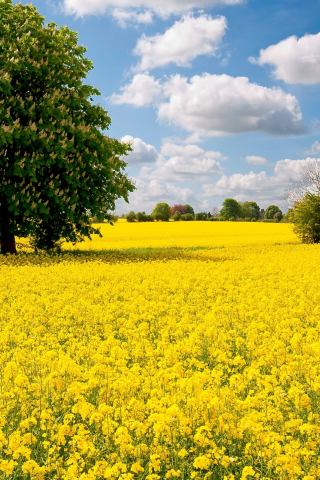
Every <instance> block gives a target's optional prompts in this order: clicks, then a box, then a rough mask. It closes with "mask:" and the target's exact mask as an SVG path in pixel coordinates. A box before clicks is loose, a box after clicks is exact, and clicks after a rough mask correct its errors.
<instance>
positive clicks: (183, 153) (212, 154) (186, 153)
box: [161, 142, 228, 160]
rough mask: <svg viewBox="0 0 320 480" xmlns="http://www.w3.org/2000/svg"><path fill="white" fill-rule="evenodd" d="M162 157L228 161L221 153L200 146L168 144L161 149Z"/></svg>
mask: <svg viewBox="0 0 320 480" xmlns="http://www.w3.org/2000/svg"><path fill="white" fill-rule="evenodd" d="M161 153H162V155H165V156H166V157H186V158H198V159H201V158H215V159H216V160H227V159H228V157H226V156H224V155H222V154H221V153H220V152H216V151H213V150H211V151H210V150H209V151H206V150H203V148H200V147H198V145H185V146H183V145H177V144H175V143H170V142H166V143H164V144H163V145H162V147H161Z"/></svg>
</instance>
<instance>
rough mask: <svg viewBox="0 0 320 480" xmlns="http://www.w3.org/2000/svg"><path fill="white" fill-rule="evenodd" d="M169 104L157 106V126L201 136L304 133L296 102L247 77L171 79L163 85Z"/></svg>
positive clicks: (215, 76) (220, 76) (198, 76)
mask: <svg viewBox="0 0 320 480" xmlns="http://www.w3.org/2000/svg"><path fill="white" fill-rule="evenodd" d="M164 92H165V96H166V97H167V98H168V101H167V102H162V103H160V104H159V108H158V116H159V118H160V119H161V120H164V121H167V122H168V123H170V124H173V125H177V126H179V127H182V128H184V129H185V130H187V131H196V132H198V133H200V134H202V135H204V136H212V137H214V136H221V135H230V134H234V133H244V132H249V131H262V132H265V133H268V134H271V135H288V134H299V133H305V131H306V129H305V127H304V125H303V124H302V115H301V112H300V107H299V102H298V100H297V99H296V98H295V97H294V96H293V95H290V94H286V93H285V92H284V91H283V90H282V89H281V88H267V87H262V86H260V85H257V84H254V83H250V82H249V79H248V78H246V77H236V78H235V77H231V76H229V75H210V74H208V73H204V74H203V75H201V76H200V75H195V76H194V77H192V78H191V79H190V82H189V81H188V79H187V78H186V77H182V76H180V75H174V76H172V77H171V78H170V79H169V80H168V81H167V82H166V83H165V84H164Z"/></svg>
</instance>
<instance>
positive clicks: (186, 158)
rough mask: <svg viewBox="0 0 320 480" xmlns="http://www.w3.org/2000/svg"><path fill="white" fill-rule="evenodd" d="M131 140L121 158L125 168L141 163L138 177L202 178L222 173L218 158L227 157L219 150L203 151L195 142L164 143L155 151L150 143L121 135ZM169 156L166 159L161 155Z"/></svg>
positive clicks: (123, 140) (126, 141)
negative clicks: (126, 165)
mask: <svg viewBox="0 0 320 480" xmlns="http://www.w3.org/2000/svg"><path fill="white" fill-rule="evenodd" d="M121 141H122V142H123V143H131V148H132V152H130V153H129V155H128V156H126V157H125V161H126V162H128V166H129V167H133V166H141V167H142V168H141V171H140V174H139V178H144V179H149V180H155V179H158V180H163V181H169V182H175V183H176V182H184V181H188V180H192V181H204V180H205V179H207V178H208V176H210V175H222V173H223V169H222V167H221V164H220V163H219V160H226V159H227V157H225V156H224V155H222V154H221V153H220V152H215V151H205V150H203V149H202V148H199V147H198V146H197V145H186V146H181V145H175V144H173V143H166V144H164V145H163V146H162V148H161V153H158V152H157V150H156V148H155V147H154V146H153V145H149V144H147V143H146V142H144V141H143V140H141V138H134V137H132V136H131V135H126V136H124V137H122V139H121ZM165 157H169V158H165Z"/></svg>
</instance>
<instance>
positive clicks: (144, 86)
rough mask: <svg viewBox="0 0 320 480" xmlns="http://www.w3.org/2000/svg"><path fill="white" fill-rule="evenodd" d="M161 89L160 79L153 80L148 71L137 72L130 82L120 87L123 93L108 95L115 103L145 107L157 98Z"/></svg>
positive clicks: (160, 94)
mask: <svg viewBox="0 0 320 480" xmlns="http://www.w3.org/2000/svg"><path fill="white" fill-rule="evenodd" d="M162 90H163V87H162V85H161V84H160V80H155V78H154V77H151V76H150V75H149V74H148V73H142V74H141V73H139V74H137V75H135V76H134V77H133V79H132V82H131V83H129V84H127V85H125V86H124V87H121V88H120V91H121V92H123V93H120V94H116V93H114V94H113V95H112V96H111V97H110V101H111V103H114V104H115V105H123V104H127V105H133V106H134V107H145V106H148V105H150V104H151V103H153V102H155V101H156V100H159V99H160V98H161V96H162Z"/></svg>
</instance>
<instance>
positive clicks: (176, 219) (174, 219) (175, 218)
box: [172, 210, 181, 222]
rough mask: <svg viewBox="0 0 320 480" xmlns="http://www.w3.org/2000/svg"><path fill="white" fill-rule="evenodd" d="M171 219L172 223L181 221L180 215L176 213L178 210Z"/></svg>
mask: <svg viewBox="0 0 320 480" xmlns="http://www.w3.org/2000/svg"><path fill="white" fill-rule="evenodd" d="M172 218H173V221H174V222H179V220H181V213H180V212H178V210H177V211H175V212H174V214H173V217H172Z"/></svg>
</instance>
